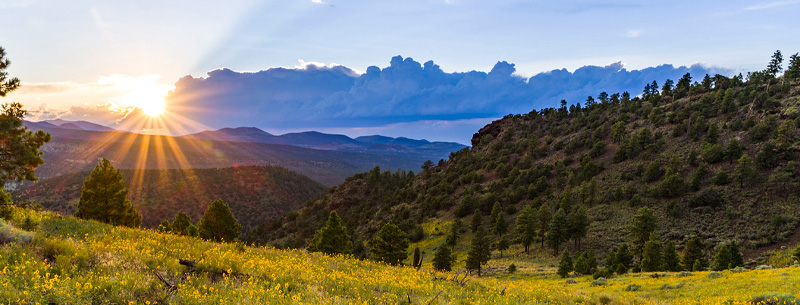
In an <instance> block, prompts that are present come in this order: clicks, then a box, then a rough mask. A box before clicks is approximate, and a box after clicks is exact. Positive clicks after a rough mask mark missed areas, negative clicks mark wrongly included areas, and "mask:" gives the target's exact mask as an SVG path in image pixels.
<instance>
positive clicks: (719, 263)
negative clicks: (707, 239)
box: [712, 245, 731, 271]
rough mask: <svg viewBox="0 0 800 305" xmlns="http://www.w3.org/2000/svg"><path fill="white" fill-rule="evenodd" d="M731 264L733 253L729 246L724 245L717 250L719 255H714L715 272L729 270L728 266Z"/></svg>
mask: <svg viewBox="0 0 800 305" xmlns="http://www.w3.org/2000/svg"><path fill="white" fill-rule="evenodd" d="M730 264H731V251H730V249H729V248H728V245H722V246H720V247H719V249H718V250H717V254H716V255H714V265H713V268H712V269H714V271H722V270H726V269H728V266H730Z"/></svg>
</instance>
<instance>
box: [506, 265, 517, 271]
mask: <svg viewBox="0 0 800 305" xmlns="http://www.w3.org/2000/svg"><path fill="white" fill-rule="evenodd" d="M516 271H517V265H514V264H511V265H508V273H514V272H516Z"/></svg>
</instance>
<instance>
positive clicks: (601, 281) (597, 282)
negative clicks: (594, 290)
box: [589, 277, 608, 287]
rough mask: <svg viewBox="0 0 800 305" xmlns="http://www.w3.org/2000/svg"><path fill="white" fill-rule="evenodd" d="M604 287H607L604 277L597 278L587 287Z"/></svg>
mask: <svg viewBox="0 0 800 305" xmlns="http://www.w3.org/2000/svg"><path fill="white" fill-rule="evenodd" d="M606 285H608V280H606V278H604V277H601V278H598V279H596V280H594V281H592V283H591V284H589V286H591V287H595V286H606Z"/></svg>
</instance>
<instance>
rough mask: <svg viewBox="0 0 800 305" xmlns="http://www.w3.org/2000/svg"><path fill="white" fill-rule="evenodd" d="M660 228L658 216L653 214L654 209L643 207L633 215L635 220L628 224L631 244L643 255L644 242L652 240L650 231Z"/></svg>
mask: <svg viewBox="0 0 800 305" xmlns="http://www.w3.org/2000/svg"><path fill="white" fill-rule="evenodd" d="M657 228H658V218H656V216H655V214H653V210H652V209H650V208H648V207H642V208H641V209H639V211H638V212H636V215H633V221H631V223H630V224H629V225H628V231H629V232H630V236H631V244H633V247H634V249H635V251H636V252H637V253H639V255H640V256H641V255H642V252H643V249H644V244H645V243H646V242H647V241H648V240H650V233H653V232H655V231H656V229H657Z"/></svg>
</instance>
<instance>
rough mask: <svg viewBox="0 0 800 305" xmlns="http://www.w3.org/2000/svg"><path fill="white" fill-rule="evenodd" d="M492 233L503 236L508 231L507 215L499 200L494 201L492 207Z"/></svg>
mask: <svg viewBox="0 0 800 305" xmlns="http://www.w3.org/2000/svg"><path fill="white" fill-rule="evenodd" d="M491 217H492V233H494V235H496V236H503V235H504V234H506V232H508V224H507V223H506V216H505V213H504V212H503V208H502V207H501V206H500V202H499V201H495V202H494V206H493V207H492V216H491Z"/></svg>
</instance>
